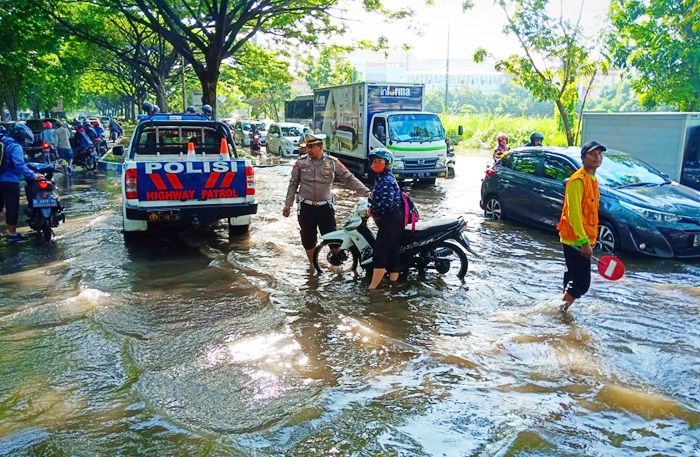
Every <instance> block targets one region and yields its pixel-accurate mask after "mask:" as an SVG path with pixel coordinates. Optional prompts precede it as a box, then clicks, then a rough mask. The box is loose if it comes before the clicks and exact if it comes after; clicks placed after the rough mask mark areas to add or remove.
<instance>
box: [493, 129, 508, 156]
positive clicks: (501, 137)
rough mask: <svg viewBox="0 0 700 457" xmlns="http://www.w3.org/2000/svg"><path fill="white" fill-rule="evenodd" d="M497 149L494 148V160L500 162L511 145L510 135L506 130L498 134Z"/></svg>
mask: <svg viewBox="0 0 700 457" xmlns="http://www.w3.org/2000/svg"><path fill="white" fill-rule="evenodd" d="M496 142H497V145H496V149H494V150H493V161H494V162H498V161H499V160H501V159H502V158H503V157H505V156H506V154H508V152H509V151H510V146H508V135H506V134H505V133H504V132H499V133H498V135H496Z"/></svg>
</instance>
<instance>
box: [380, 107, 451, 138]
mask: <svg viewBox="0 0 700 457" xmlns="http://www.w3.org/2000/svg"><path fill="white" fill-rule="evenodd" d="M389 139H390V140H391V141H409V142H410V141H418V142H424V141H439V140H444V139H445V129H444V128H443V127H442V122H440V118H439V117H437V115H435V114H427V113H425V114H422V113H421V114H393V115H391V116H389Z"/></svg>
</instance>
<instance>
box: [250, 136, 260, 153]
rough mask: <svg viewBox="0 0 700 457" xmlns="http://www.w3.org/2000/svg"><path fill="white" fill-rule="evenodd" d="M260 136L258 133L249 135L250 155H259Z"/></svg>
mask: <svg viewBox="0 0 700 457" xmlns="http://www.w3.org/2000/svg"><path fill="white" fill-rule="evenodd" d="M260 148H261V144H260V134H259V133H257V132H256V133H254V134H253V133H251V134H250V153H251V154H253V155H260Z"/></svg>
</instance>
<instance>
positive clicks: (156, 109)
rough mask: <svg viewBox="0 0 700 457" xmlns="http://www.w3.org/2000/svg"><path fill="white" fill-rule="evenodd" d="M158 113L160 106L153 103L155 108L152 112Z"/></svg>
mask: <svg viewBox="0 0 700 457" xmlns="http://www.w3.org/2000/svg"><path fill="white" fill-rule="evenodd" d="M157 113H160V108H158V105H153V110H152V111H151V114H157Z"/></svg>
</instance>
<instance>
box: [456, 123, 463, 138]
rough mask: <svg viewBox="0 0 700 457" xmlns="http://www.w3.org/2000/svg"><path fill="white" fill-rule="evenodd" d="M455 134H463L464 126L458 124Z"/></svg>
mask: <svg viewBox="0 0 700 457" xmlns="http://www.w3.org/2000/svg"><path fill="white" fill-rule="evenodd" d="M457 135H459V136H462V135H464V126H462V125H460V126H459V127H457Z"/></svg>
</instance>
